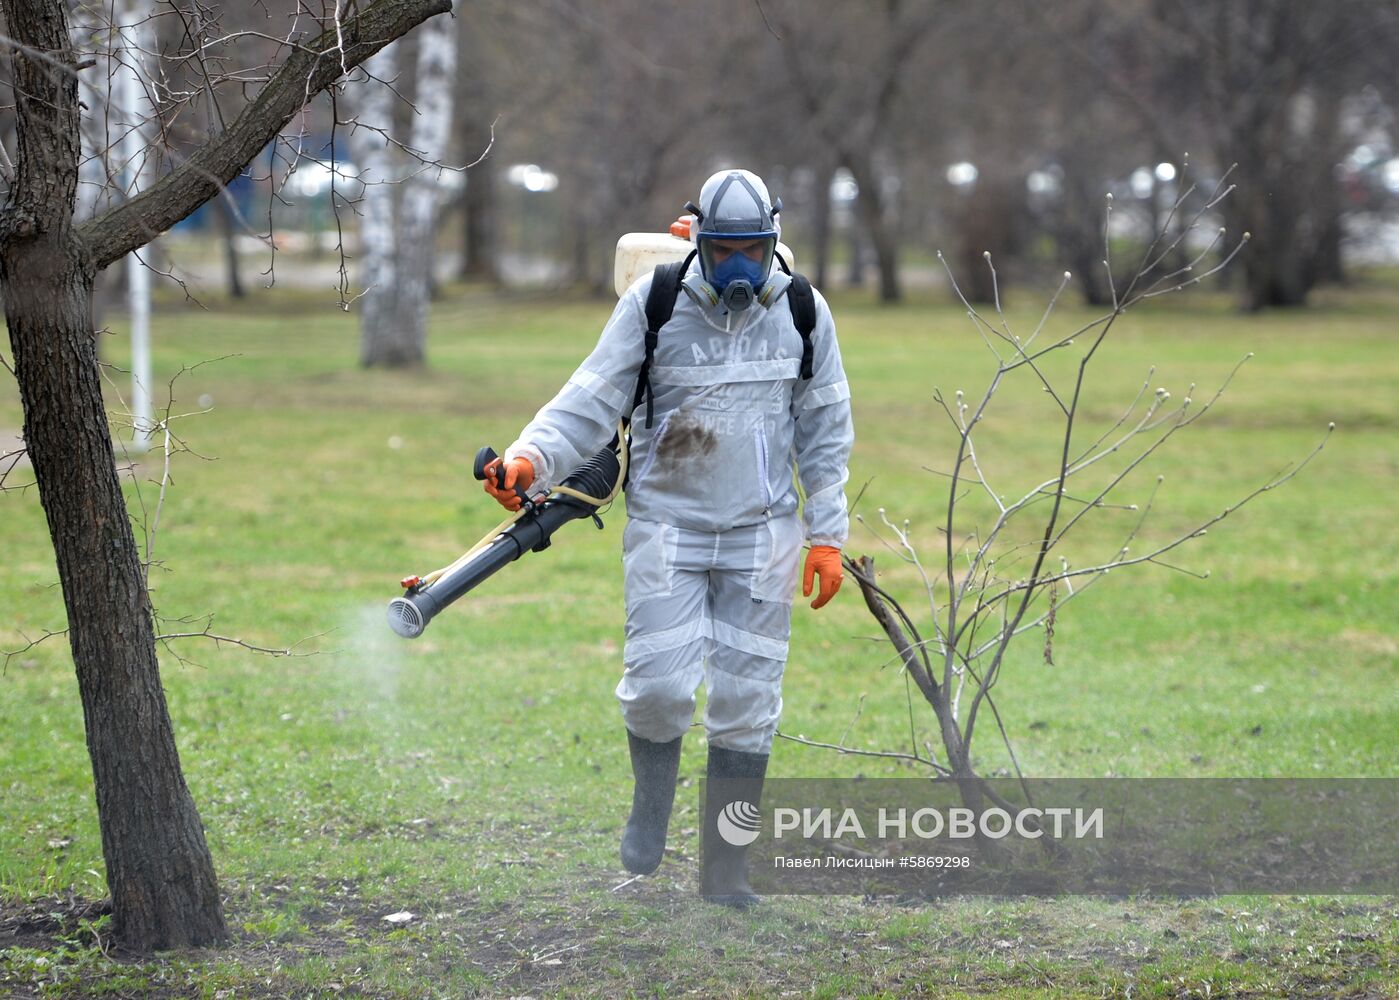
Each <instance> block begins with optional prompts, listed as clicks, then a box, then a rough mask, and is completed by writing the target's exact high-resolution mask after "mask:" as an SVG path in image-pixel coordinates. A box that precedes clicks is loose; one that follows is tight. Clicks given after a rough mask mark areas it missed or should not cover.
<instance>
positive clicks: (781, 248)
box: [612, 215, 797, 296]
mask: <svg viewBox="0 0 1399 1000" xmlns="http://www.w3.org/2000/svg"><path fill="white" fill-rule="evenodd" d="M693 218H694V216H692V215H682V216H681V217H680V218H679V219H676V220H675V221H674V222H673V223H671V225H670V232H668V233H627V234H626V235H625V236H623V237H622V238H621V239H619V240H618V241H617V253H616V256H615V258H614V261H615V263H614V266H613V272H612V283H613V285H614V287H615V288H616V290H617V294H618V295H619V296H620V295H621V294H622V293H623V292H625V291H626V290H627V289H628V288H630V287H631V285H632V282H634V281H635V280H636V279H637V278H639V277H641V276H642V275H643V274H646V273H648V272H650V271H652V270H654V269H655V267H656V265H657V264H669V263H670V262H671V261H677V260H684V259H685V258H686V256H688V255H689V253H690V251H691V250H693V249H694V248H695V245H694V244H693V243H691V242H690V220H691V219H693ZM777 252H778V253H780V254H781V255H782V259H783V260H785V261H786V262H787V266H788V267H790V268H792V270H794V271H795V270H796V266H797V265H796V258H795V257H794V256H793V255H792V251H791V248H790V247H788V246H787V245H786V244H783V243H779V244H777Z"/></svg>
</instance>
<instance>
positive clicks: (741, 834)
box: [717, 799, 762, 847]
mask: <svg viewBox="0 0 1399 1000" xmlns="http://www.w3.org/2000/svg"><path fill="white" fill-rule="evenodd" d="M717 825H718V827H719V836H721V837H723V838H724V839H725V840H726V841H728V842H729V843H730V844H732V845H733V846H734V847H747V846H748V845H749V844H751V843H753V841H755V840H757V839H758V827H760V826H761V825H762V818H761V815H760V814H759V812H758V807H757V806H755V805H754V804H753V803H751V802H745V801H744V800H743V799H739V800H738V801H736V802H730V803H729V804H728V805H726V806H724V808H723V809H722V810H721V811H720V813H719V819H718V821H717Z"/></svg>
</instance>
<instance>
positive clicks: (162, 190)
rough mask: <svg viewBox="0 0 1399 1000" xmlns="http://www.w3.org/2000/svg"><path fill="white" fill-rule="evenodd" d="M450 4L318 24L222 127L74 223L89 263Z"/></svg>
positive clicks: (429, 1) (163, 218)
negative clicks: (101, 211) (311, 37)
mask: <svg viewBox="0 0 1399 1000" xmlns="http://www.w3.org/2000/svg"><path fill="white" fill-rule="evenodd" d="M451 6H452V5H451V2H450V0H379V2H377V3H375V4H373V5H372V6H370V7H369V8H368V9H366V10H364V11H362V12H360V13H359V14H357V15H356V16H355V17H352V18H350V19H349V20H347V21H344V22H343V24H341V25H336V26H332V27H331V28H329V29H327V30H326V31H324V32H322V34H321V35H320V37H319V38H317V39H316V40H315V41H313V42H311V43H310V44H309V45H305V46H299V47H297V48H296V49H294V50H293V51H292V52H291V54H290V55H288V56H287V58H286V60H285V61H284V62H283V63H282V65H281V66H280V67H279V68H278V69H277V71H276V72H275V73H274V74H273V75H272V78H271V79H270V80H268V81H267V85H266V86H265V87H263V88H262V90H260V91H259V92H258V95H257V97H255V98H254V99H253V100H252V102H251V103H249V104H248V106H247V107H246V108H244V109H243V113H242V114H240V115H239V116H238V117H237V119H235V120H234V122H233V124H232V125H230V126H229V127H228V129H227V130H225V131H224V132H223V133H222V134H220V135H219V136H217V137H216V138H214V139H211V140H209V141H208V142H207V143H205V144H204V145H203V146H201V147H200V148H199V149H198V151H196V152H195V154H194V155H193V156H191V157H190V158H189V159H188V160H186V161H185V162H184V163H183V164H181V165H180V166H179V167H177V168H176V169H175V170H173V171H171V172H170V173H168V174H166V175H165V176H164V177H162V178H161V179H160V180H159V181H157V182H156V183H155V184H153V185H151V186H150V187H149V188H147V189H146V190H145V191H143V192H141V193H140V194H139V195H137V196H136V197H134V198H132V199H131V200H130V201H127V202H123V203H122V204H121V205H119V206H117V207H116V208H114V209H113V210H112V211H110V212H108V213H107V214H106V215H104V216H102V217H101V218H100V219H96V220H94V221H92V222H89V223H87V224H86V225H84V226H82V227H81V228H80V229H79V230H78V236H79V237H80V238H81V239H82V240H83V241H84V242H86V243H87V244H88V246H89V247H90V248H91V250H92V254H93V258H94V260H95V262H96V264H97V266H98V267H99V268H101V267H105V266H106V265H108V264H110V263H112V262H113V261H115V260H119V259H120V258H122V257H124V256H125V255H126V254H128V253H130V252H131V251H132V250H136V249H138V248H140V247H142V246H145V245H146V244H147V243H149V242H150V241H151V240H152V239H153V238H154V237H155V236H157V235H158V234H160V233H162V232H164V231H165V230H167V229H169V228H170V227H171V226H173V225H174V224H175V223H176V222H178V221H180V220H181V219H183V218H184V217H185V216H187V215H189V214H190V213H191V212H193V211H194V210H195V209H197V208H198V207H199V206H200V205H202V204H204V203H205V202H206V201H208V200H209V199H210V198H212V197H214V196H215V195H216V194H218V192H219V190H220V189H221V188H222V187H223V186H224V185H225V184H228V183H229V182H230V181H232V180H233V179H234V178H235V177H236V176H238V173H239V171H241V170H242V169H243V167H244V166H245V165H246V164H247V163H248V162H249V161H250V160H252V159H253V157H255V156H256V155H257V154H258V152H259V151H261V150H262V148H263V147H264V146H266V145H267V144H268V143H269V142H271V141H272V140H273V139H274V138H275V137H276V136H277V134H278V133H279V132H280V131H281V130H282V128H283V127H284V126H285V125H286V124H287V122H289V121H291V119H292V117H293V116H294V115H295V114H296V113H297V112H298V111H299V110H301V108H302V107H303V106H304V105H305V104H306V102H307V100H309V99H310V97H311V96H313V95H314V94H317V93H319V92H320V91H322V90H324V89H325V88H326V87H328V86H330V84H332V83H333V82H335V80H337V79H338V78H339V77H340V76H341V75H342V74H343V73H344V72H345V71H346V70H347V69H353V68H354V67H356V66H358V65H359V64H360V63H362V62H363V61H364V60H366V59H368V58H369V57H370V56H372V55H373V54H374V53H375V52H378V51H379V50H380V49H382V48H383V47H384V46H385V45H388V44H389V42H391V41H393V40H394V39H395V38H398V37H399V36H400V35H403V34H405V33H406V32H408V31H410V30H411V29H412V28H414V27H416V26H417V25H419V24H421V23H422V22H423V21H425V20H427V19H428V18H429V17H432V16H433V15H434V14H442V13H446V12H447V11H449V10H451ZM342 39H343V43H344V44H343V46H342V44H341V41H342Z"/></svg>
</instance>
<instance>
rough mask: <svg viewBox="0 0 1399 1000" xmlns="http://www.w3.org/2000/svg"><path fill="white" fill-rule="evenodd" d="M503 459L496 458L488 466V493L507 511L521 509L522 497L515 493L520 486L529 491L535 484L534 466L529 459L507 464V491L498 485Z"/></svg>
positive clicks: (520, 459)
mask: <svg viewBox="0 0 1399 1000" xmlns="http://www.w3.org/2000/svg"><path fill="white" fill-rule="evenodd" d="M502 461H503V459H500V458H496V459H493V460H492V461H490V462H489V463H487V465H486V483H485V485H486V492H487V493H489V494H490V495H491V496H493V497H495V500H496V503H498V504H500V505H501V506H502V507H504V508H505V509H506V510H519V509H520V504H521V500H520V495H519V494H518V493H516V492H515V487H516V486H518V487H519V488H520V489H522V490H526V491H528V490H529V488H530V484H531V483H533V482H534V466H533V465H532V464H530V460H529V459H527V458H512V459H511V460H510V461H508V462H506V463H505V489H501V488H500V487H499V486H497V485H496V470H497V469H499V468H500V463H501V462H502Z"/></svg>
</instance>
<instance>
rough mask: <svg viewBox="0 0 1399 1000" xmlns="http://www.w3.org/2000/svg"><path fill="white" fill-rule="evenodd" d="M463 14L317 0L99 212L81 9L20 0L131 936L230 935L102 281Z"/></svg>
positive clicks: (78, 523)
mask: <svg viewBox="0 0 1399 1000" xmlns="http://www.w3.org/2000/svg"><path fill="white" fill-rule="evenodd" d="M172 6H175V5H172ZM449 6H450V4H449V2H448V0H379V2H377V3H373V4H369V5H364V6H362V7H361V8H360V9H359V10H358V12H357V13H356V14H354V15H353V16H351V17H341V16H340V14H341V7H340V5H338V4H337V5H333V6H327V7H326V8H325V9H323V10H322V11H321V13H320V15H318V16H312V14H311V13H309V12H308V11H307V10H306V8H305V7H304V6H302V7H301V8H300V9H299V16H298V18H297V19H296V24H295V27H294V29H293V30H292V31H291V32H290V33H289V34H288V35H287V36H285V37H284V38H281V39H277V40H275V49H276V50H277V52H276V55H277V56H278V57H279V58H280V62H278V63H276V64H275V65H272V66H269V67H268V71H267V72H266V73H265V75H261V76H259V75H258V74H256V73H244V74H242V80H243V85H245V86H250V85H249V84H247V82H246V81H247V79H248V77H249V76H253V77H257V78H258V79H259V80H260V86H257V87H256V88H255V89H256V93H255V96H253V97H252V99H251V100H250V102H249V103H248V104H247V106H246V107H245V108H244V109H243V111H242V112H241V113H240V114H239V115H238V116H237V117H236V118H235V119H234V120H233V121H231V122H229V124H228V125H227V127H226V128H225V129H223V130H222V131H221V132H220V133H219V134H218V135H216V136H214V137H212V138H210V139H208V140H207V141H205V142H204V143H202V144H201V145H200V146H198V148H196V149H195V150H194V151H193V152H192V153H191V154H190V155H189V156H188V157H186V158H184V159H183V162H181V163H180V164H179V165H177V166H175V167H174V168H173V169H171V170H169V171H168V172H167V173H165V174H164V175H163V176H161V177H160V179H159V180H157V181H156V182H155V183H153V184H152V185H150V186H149V187H148V188H146V189H145V190H144V191H142V192H141V193H139V194H138V195H136V196H135V197H133V198H130V199H129V200H126V201H124V202H122V203H121V204H119V205H117V206H116V207H114V208H112V209H110V210H108V211H106V212H104V213H102V214H100V215H99V216H97V217H96V218H93V219H91V220H90V221H87V222H83V223H81V224H79V222H78V221H77V220H76V219H75V217H74V211H75V202H76V195H77V186H78V175H79V163H80V160H81V156H82V140H81V137H82V134H83V129H82V120H81V107H80V104H79V94H78V74H79V72H80V70H81V68H82V66H83V60H82V57H81V55H80V54H79V53H78V52H77V51H76V50H75V48H74V45H73V40H72V36H71V34H70V30H69V24H68V17H67V13H68V12H67V9H66V4H65V2H64V0H25V2H22V3H13V2H11V0H5V2H4V3H3V5H0V10H3V13H4V17H5V21H6V23H7V26H8V30H9V32H10V37H7V38H4V39H3V45H4V47H5V48H6V49H7V50H8V51H9V54H10V62H11V72H12V75H11V80H12V89H13V92H14V98H13V100H14V104H15V122H16V128H15V147H14V155H13V158H11V157H10V155H9V154H8V152H7V153H6V155H5V156H4V157H3V159H0V162H3V165H4V168H5V173H4V177H3V181H4V184H5V186H6V188H7V190H6V199H5V205H4V209H3V211H2V212H0V297H3V299H4V307H5V315H6V319H7V321H8V325H9V333H10V345H11V349H12V351H13V358H14V363H13V368H12V371H13V374H14V376H15V379H16V381H17V382H18V384H19V391H20V400H21V403H22V405H23V409H24V438H25V443H26V447H27V450H28V456H29V459H30V461H31V462H32V466H33V472H34V476H35V480H36V481H37V484H38V489H39V497H40V501H41V503H42V505H43V508H44V513H45V515H46V517H47V520H48V526H49V533H50V535H51V537H52V539H53V544H54V554H55V556H56V559H57V565H58V574H59V580H60V583H61V585H62V589H63V596H64V603H65V606H66V609H67V614H68V626H69V627H68V639H69V644H70V646H71V649H72V653H73V661H74V666H75V668H76V670H77V676H78V689H79V694H80V697H81V700H82V704H83V717H84V723H85V726H86V730H87V744H88V751H89V756H90V757H91V761H92V768H93V777H94V782H95V786H96V793H97V808H98V819H99V824H100V827H101V832H102V846H103V854H104V857H105V859H106V862H107V881H108V885H109V887H110V889H111V892H112V905H113V917H114V929H115V931H116V933H117V935H118V937H119V939H120V941H121V942H122V943H123V944H124V945H125V946H127V947H129V948H132V949H136V950H149V949H155V948H173V947H181V946H187V945H195V944H203V943H209V942H214V941H218V940H220V939H222V938H224V937H225V936H226V933H227V931H226V927H225V923H224V917H223V910H222V906H221V903H220V900H219V893H218V885H217V881H216V878H215V875H214V868H213V864H212V861H211V858H210V855H209V850H208V847H207V844H206V842H205V839H204V831H203V828H202V826H201V823H200V819H199V814H198V811H197V810H196V808H195V805H194V801H193V799H192V797H191V796H190V793H189V790H188V788H187V787H186V785H185V781H184V777H183V775H182V773H181V770H180V763H179V755H178V753H177V751H176V747H175V739H174V733H173V729H172V726H171V723H170V716H169V712H168V709H167V707H166V702H165V695H164V692H163V690H162V689H161V684H160V672H159V666H158V663H157V658H156V648H155V641H156V636H155V629H154V623H153V621H152V616H151V604H150V598H149V595H148V593H147V589H146V584H145V580H144V575H143V572H142V565H141V559H140V555H139V552H138V550H137V547H136V544H135V539H134V536H133V533H132V527H131V523H130V521H129V519H128V516H127V511H126V506H125V503H124V501H123V498H122V494H121V490H120V486H119V483H118V479H117V473H116V467H115V466H116V463H115V459H114V455H113V448H112V439H111V434H110V431H109V428H108V421H107V415H106V413H105V411H104V408H103V400H102V385H101V378H100V374H99V370H98V362H97V354H96V346H95V342H94V338H93V331H92V325H91V322H90V300H91V296H92V289H93V282H94V279H95V278H96V275H97V274H98V272H99V271H100V270H101V269H102V268H105V267H107V266H108V265H109V264H112V263H113V262H115V261H117V260H120V259H121V258H122V257H124V256H125V255H126V254H128V253H131V252H132V251H135V250H137V249H139V248H141V247H143V246H145V245H146V244H148V243H149V242H150V241H151V240H152V239H153V238H154V237H155V236H156V235H158V234H159V233H161V232H164V231H165V230H166V229H168V228H169V227H170V226H172V225H173V224H174V223H176V222H178V221H179V220H180V219H182V218H184V217H185V216H187V215H189V214H190V213H191V212H193V211H194V210H195V209H196V208H198V207H199V206H200V205H202V204H204V203H205V202H207V201H208V200H209V199H210V198H212V197H214V196H216V195H217V194H218V193H219V191H220V190H221V189H222V188H223V186H224V185H226V184H227V183H228V182H229V181H231V180H232V179H233V178H234V177H235V176H236V175H237V174H238V173H239V171H241V170H242V169H243V168H244V167H245V166H246V165H247V164H248V163H249V162H250V161H251V160H252V158H253V157H254V156H256V155H257V154H258V152H259V151H260V150H262V149H263V148H264V147H265V146H266V145H267V144H268V143H269V142H270V141H272V140H273V139H275V138H276V137H277V135H278V133H279V131H280V130H281V129H282V128H283V127H284V126H285V125H286V124H287V122H288V121H290V120H291V118H292V116H293V115H295V114H296V112H297V111H298V110H299V109H300V108H301V107H302V106H303V105H304V104H305V103H306V101H307V100H308V99H309V97H310V96H312V95H314V94H316V93H319V92H320V91H322V90H324V89H325V88H327V87H329V86H331V85H332V84H333V83H334V82H335V81H336V80H337V79H339V78H340V77H341V76H342V75H344V74H345V73H346V72H347V71H348V70H349V69H351V68H353V67H355V66H357V65H359V64H360V63H361V62H363V61H364V60H365V59H367V58H369V57H370V56H371V55H373V53H375V52H376V51H378V50H379V49H381V48H382V47H383V46H384V45H386V44H387V43H389V42H390V41H392V40H393V39H395V38H397V37H399V36H401V35H403V34H405V33H406V32H408V31H409V30H410V29H412V28H413V27H414V26H416V25H417V24H419V23H420V22H422V21H424V20H426V19H427V18H428V17H430V16H432V15H433V14H440V13H443V12H445V11H446V10H448V9H449ZM233 41H234V40H233V39H228V40H226V43H227V44H232V43H233ZM11 162H12V163H13V166H12V167H11V165H10V164H11ZM6 367H10V365H9V364H8V363H7V364H6Z"/></svg>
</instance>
